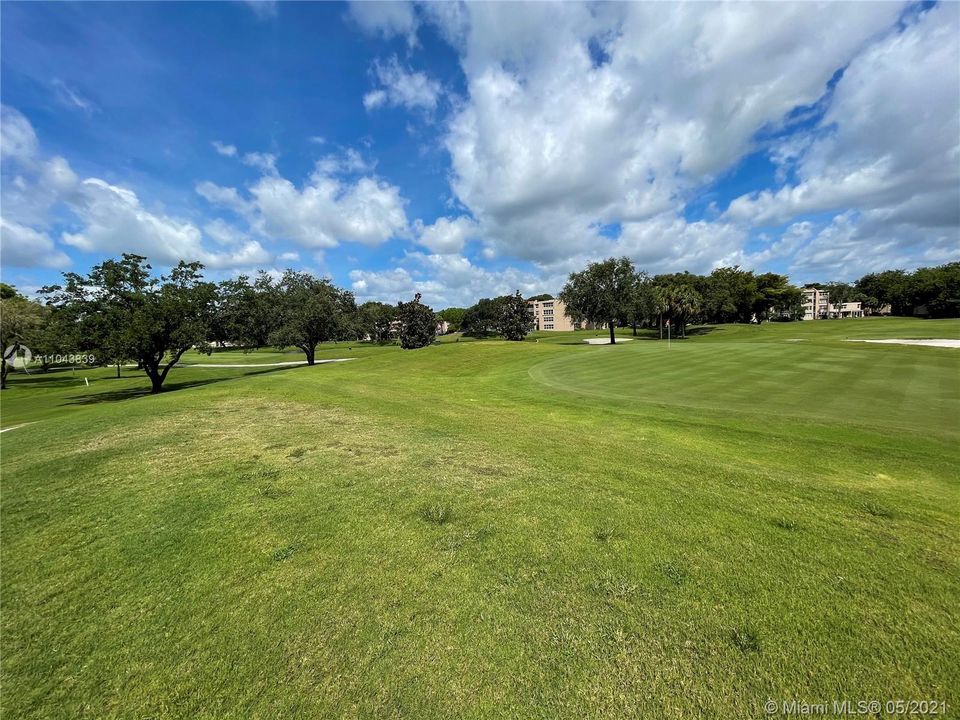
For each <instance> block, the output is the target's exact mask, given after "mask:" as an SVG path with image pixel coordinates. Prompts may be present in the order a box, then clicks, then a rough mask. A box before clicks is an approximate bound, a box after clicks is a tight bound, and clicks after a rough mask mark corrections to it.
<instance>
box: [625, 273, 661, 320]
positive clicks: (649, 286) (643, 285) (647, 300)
mask: <svg viewBox="0 0 960 720" xmlns="http://www.w3.org/2000/svg"><path fill="white" fill-rule="evenodd" d="M658 312H659V311H658V310H657V304H656V296H655V293H654V285H653V282H652V281H651V280H650V276H649V275H647V273H645V272H644V271H643V270H638V271H637V274H636V277H635V278H634V284H633V295H632V297H631V298H630V308H629V313H628V317H627V321H628V322H629V323H630V326H631V327H632V328H633V334H634V335H636V334H637V328H638V327H640V326H641V325H647V324H650V325H652V324H653V323H655V322H656V317H657V313H658Z"/></svg>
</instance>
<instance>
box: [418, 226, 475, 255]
mask: <svg viewBox="0 0 960 720" xmlns="http://www.w3.org/2000/svg"><path fill="white" fill-rule="evenodd" d="M416 230H417V236H418V237H417V242H419V243H420V244H421V245H423V246H424V247H425V248H427V249H429V250H431V251H432V252H434V253H438V254H441V255H447V254H452V253H459V252H460V251H461V250H463V246H464V245H465V244H466V242H467V241H468V240H470V239H472V238H475V237H477V235H478V232H479V227H478V225H477V223H476V222H475V221H474V220H471V219H470V218H468V217H458V218H453V219H452V220H451V219H450V218H445V217H441V218H437V220H436V221H435V222H434V223H433V224H432V225H424V224H423V223H422V222H421V221H419V220H418V221H417V222H416Z"/></svg>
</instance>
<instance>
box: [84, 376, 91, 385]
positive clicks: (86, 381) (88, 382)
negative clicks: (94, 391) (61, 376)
mask: <svg viewBox="0 0 960 720" xmlns="http://www.w3.org/2000/svg"><path fill="white" fill-rule="evenodd" d="M83 381H84V382H85V383H86V384H87V387H90V381H89V380H87V379H86V378H84V379H83Z"/></svg>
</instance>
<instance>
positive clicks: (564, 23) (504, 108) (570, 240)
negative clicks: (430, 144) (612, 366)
mask: <svg viewBox="0 0 960 720" xmlns="http://www.w3.org/2000/svg"><path fill="white" fill-rule="evenodd" d="M899 12H900V7H898V6H896V5H889V4H841V5H836V4H834V5H816V6H815V5H810V4H802V5H801V4H787V5H783V4H781V5H769V4H763V3H755V4H746V3H743V4H733V5H696V6H690V5H667V4H662V3H651V4H622V5H621V4H599V5H579V4H569V3H564V4H547V3H530V4H524V5H509V6H505V5H502V4H498V3H478V4H472V5H468V6H460V7H459V9H458V10H457V11H456V12H449V13H440V12H432V11H431V12H429V13H426V14H425V15H426V17H427V18H428V19H429V20H430V21H431V22H435V23H438V24H440V25H441V28H442V30H443V33H444V36H445V37H448V38H450V39H451V41H452V42H454V43H455V44H456V48H457V50H458V51H459V53H460V56H461V65H462V67H463V70H464V73H465V75H466V81H467V87H468V92H469V96H468V98H467V99H466V100H465V101H464V102H462V104H459V105H457V108H456V110H455V112H454V114H453V115H452V117H451V119H450V121H449V125H448V132H447V135H446V138H445V145H446V148H447V150H448V151H449V153H450V157H451V163H452V169H453V173H452V188H453V190H454V192H455V194H456V197H457V198H458V200H459V201H460V202H462V203H463V204H464V205H465V206H466V207H467V208H468V209H469V210H470V211H471V214H472V215H473V216H474V217H476V218H477V219H478V221H479V222H480V225H481V227H482V229H483V233H484V235H485V237H487V238H488V240H489V246H490V247H491V248H492V250H493V251H494V252H496V253H497V254H499V255H508V256H509V255H512V256H516V257H520V258H523V259H528V260H532V261H534V262H537V263H540V264H542V265H545V266H550V265H551V264H553V263H558V262H561V261H563V260H564V259H565V258H570V257H572V256H576V255H580V254H586V255H590V254H592V253H597V252H608V251H613V252H619V250H620V249H619V246H618V245H617V244H616V243H613V242H611V241H610V240H609V238H607V237H605V236H604V234H603V233H600V232H598V231H597V228H598V227H599V226H603V225H607V224H613V223H622V224H623V225H624V226H625V227H627V226H629V225H630V224H633V223H644V222H647V221H649V220H651V219H653V218H658V217H669V216H670V215H667V216H664V213H677V212H679V211H680V210H681V209H682V208H683V205H684V202H685V201H686V199H687V198H688V197H689V195H690V194H691V193H692V192H693V191H694V190H695V189H696V188H698V187H701V186H703V185H704V184H706V183H709V182H711V181H712V180H714V179H715V178H716V177H717V176H718V175H719V174H720V173H722V172H724V171H726V170H728V169H729V168H731V167H732V166H733V165H734V164H735V163H736V162H737V161H738V160H739V159H740V158H741V157H743V156H744V154H746V153H748V152H750V151H752V150H753V149H755V145H754V142H755V141H754V138H755V136H756V134H757V133H758V132H759V131H761V130H769V129H771V128H772V129H776V128H778V127H781V126H782V125H783V124H784V122H785V119H786V116H787V114H788V113H790V112H791V111H792V110H794V109H795V108H796V107H798V106H806V105H812V104H814V103H816V102H818V101H819V100H820V99H821V97H822V96H823V94H824V92H825V90H826V87H827V83H828V81H829V80H830V78H831V76H832V75H833V74H834V72H835V71H836V70H837V69H838V68H841V67H843V66H844V65H846V64H847V63H848V62H850V61H851V60H852V59H854V58H855V57H856V56H857V55H858V53H860V52H861V51H862V50H863V48H864V47H865V46H869V43H870V42H871V40H872V39H873V38H874V37H875V36H876V35H877V34H878V33H880V32H881V31H883V30H885V29H886V28H889V27H891V26H892V25H893V23H894V22H895V21H896V19H897V16H898V14H899ZM545 28H549V31H545V30H544V29H545ZM659 222H664V221H663V220H659V221H658V223H659ZM640 227H641V228H642V227H643V226H640ZM671 227H672V226H671ZM631 232H638V231H637V230H632V231H631ZM691 232H694V231H693V230H690V229H685V230H684V232H683V233H682V235H683V237H684V238H687V239H689V237H690V233H691ZM641 234H642V233H641ZM629 240H630V233H627V234H626V235H625V238H624V240H623V242H628V241H629ZM651 242H652V239H651ZM691 242H692V241H691ZM704 242H707V243H709V240H708V239H707V240H704ZM717 242H718V243H719V245H720V246H719V247H718V248H717V250H716V251H714V252H712V253H711V252H708V251H706V250H703V251H698V252H694V254H693V255H692V256H691V257H692V259H693V260H695V261H698V262H707V261H708V255H713V256H716V257H724V256H725V255H727V254H728V253H727V250H728V247H729V246H728V244H727V243H728V236H726V235H725V236H723V237H722V238H719V239H718V240H717ZM685 252H686V250H684V249H682V248H681V249H678V253H677V258H676V259H677V262H678V263H679V262H680V261H681V260H682V258H684V257H686V255H685V254H684V253H685Z"/></svg>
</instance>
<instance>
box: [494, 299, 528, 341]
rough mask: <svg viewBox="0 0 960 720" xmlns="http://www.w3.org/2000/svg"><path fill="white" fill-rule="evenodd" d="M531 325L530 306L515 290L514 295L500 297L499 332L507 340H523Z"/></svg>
mask: <svg viewBox="0 0 960 720" xmlns="http://www.w3.org/2000/svg"><path fill="white" fill-rule="evenodd" d="M532 325H533V318H531V316H530V308H529V307H528V306H527V301H526V300H524V299H523V297H522V296H521V295H520V291H519V290H517V292H516V294H515V295H507V296H506V297H504V298H502V300H501V303H500V327H499V332H500V334H501V335H503V337H505V338H506V339H507V340H523V339H524V338H525V337H526V336H527V333H528V332H530V327H531V326H532Z"/></svg>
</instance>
